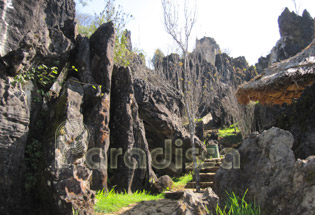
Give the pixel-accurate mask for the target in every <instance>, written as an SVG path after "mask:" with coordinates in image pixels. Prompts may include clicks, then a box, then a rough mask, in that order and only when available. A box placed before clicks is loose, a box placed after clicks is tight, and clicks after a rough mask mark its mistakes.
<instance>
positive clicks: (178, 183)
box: [172, 173, 193, 190]
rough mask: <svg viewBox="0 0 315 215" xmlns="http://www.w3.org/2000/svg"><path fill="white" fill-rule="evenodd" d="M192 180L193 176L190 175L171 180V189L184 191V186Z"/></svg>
mask: <svg viewBox="0 0 315 215" xmlns="http://www.w3.org/2000/svg"><path fill="white" fill-rule="evenodd" d="M192 179H193V176H192V174H191V173H189V174H186V175H184V176H181V177H179V178H172V180H173V181H174V183H173V189H175V190H179V189H184V187H185V186H186V184H187V183H188V182H190V181H192Z"/></svg>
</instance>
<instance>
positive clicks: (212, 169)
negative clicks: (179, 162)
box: [186, 166, 220, 173]
mask: <svg viewBox="0 0 315 215" xmlns="http://www.w3.org/2000/svg"><path fill="white" fill-rule="evenodd" d="M219 168H220V167H219V166H209V167H203V168H201V169H200V172H202V173H215V172H216V171H217V170H218V169H219ZM186 170H188V171H192V170H193V168H192V167H188V168H186Z"/></svg>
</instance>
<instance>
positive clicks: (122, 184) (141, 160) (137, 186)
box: [109, 67, 156, 193]
mask: <svg viewBox="0 0 315 215" xmlns="http://www.w3.org/2000/svg"><path fill="white" fill-rule="evenodd" d="M111 97H112V100H111V116H112V118H111V121H110V129H111V138H110V150H109V152H110V157H111V160H110V162H109V164H110V167H109V168H110V175H111V176H112V177H111V178H110V182H109V183H110V185H111V186H114V185H116V186H117V188H118V189H120V190H122V191H123V190H126V191H127V192H129V193H130V192H134V191H136V190H141V189H144V188H146V189H148V188H149V187H150V183H149V182H150V181H155V180H156V176H155V174H154V172H153V170H152V166H151V161H152V158H151V154H150V151H149V145H148V142H147V139H146V135H145V134H146V133H145V128H144V125H143V121H142V120H141V119H140V118H139V113H138V111H139V108H138V105H137V102H136V99H135V96H134V85H133V77H132V74H131V71H130V69H129V68H123V67H120V68H117V67H116V68H115V69H114V71H113V81H112V89H111ZM119 149H121V150H122V151H121V153H119V154H118V153H117V152H118V151H117V150H119ZM111 152H113V153H111ZM139 152H140V154H139Z"/></svg>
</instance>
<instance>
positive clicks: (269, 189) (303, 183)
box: [214, 127, 315, 215]
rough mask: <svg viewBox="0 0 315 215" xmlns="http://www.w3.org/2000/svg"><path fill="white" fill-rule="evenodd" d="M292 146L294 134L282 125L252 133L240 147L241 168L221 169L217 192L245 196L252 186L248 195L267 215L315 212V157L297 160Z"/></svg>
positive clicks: (215, 188) (218, 172)
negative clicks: (314, 166) (314, 172)
mask: <svg viewBox="0 0 315 215" xmlns="http://www.w3.org/2000/svg"><path fill="white" fill-rule="evenodd" d="M292 146H293V136H292V134H291V133H290V132H288V131H284V130H281V129H279V128H275V127H273V128H271V129H269V130H267V131H264V132H263V133H261V134H260V135H259V134H257V133H256V134H252V135H251V136H250V137H249V138H248V139H246V140H245V141H244V142H243V143H242V145H241V147H240V148H239V149H238V150H239V153H240V159H241V164H240V167H241V168H240V169H230V170H228V169H223V168H220V169H219V170H218V171H217V174H216V176H215V187H214V191H215V192H216V193H217V194H218V195H219V196H220V197H224V196H225V191H228V192H232V191H233V192H234V193H236V194H237V195H239V196H242V195H243V194H244V192H245V191H246V189H248V194H247V197H248V198H250V199H251V200H254V199H255V201H256V203H258V204H259V205H260V207H261V209H262V210H263V213H266V214H292V215H293V214H297V211H300V213H298V214H311V213H312V211H313V205H314V201H315V199H314V198H310V196H314V195H315V193H314V191H315V190H314V188H315V187H314V183H315V181H314V178H313V177H312V176H310V175H312V174H313V173H312V172H313V171H314V169H312V167H313V161H314V158H313V157H309V158H308V159H306V160H298V161H297V162H296V161H295V157H294V154H293V151H292V149H291V148H292ZM300 172H303V174H300V175H299V173H300ZM308 177H309V178H308ZM306 178H308V179H309V180H307V179H306ZM297 187H299V188H301V189H298V188H297ZM223 199H224V198H223ZM293 202H294V203H295V204H294V205H293V204H292V203H293Z"/></svg>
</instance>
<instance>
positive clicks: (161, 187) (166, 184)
mask: <svg viewBox="0 0 315 215" xmlns="http://www.w3.org/2000/svg"><path fill="white" fill-rule="evenodd" d="M172 186H173V180H172V179H171V177H169V176H168V175H163V176H161V177H159V178H158V179H157V180H156V181H155V182H154V183H153V184H152V186H151V192H152V193H162V192H163V191H165V190H167V189H171V188H172Z"/></svg>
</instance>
